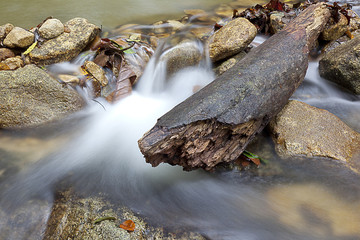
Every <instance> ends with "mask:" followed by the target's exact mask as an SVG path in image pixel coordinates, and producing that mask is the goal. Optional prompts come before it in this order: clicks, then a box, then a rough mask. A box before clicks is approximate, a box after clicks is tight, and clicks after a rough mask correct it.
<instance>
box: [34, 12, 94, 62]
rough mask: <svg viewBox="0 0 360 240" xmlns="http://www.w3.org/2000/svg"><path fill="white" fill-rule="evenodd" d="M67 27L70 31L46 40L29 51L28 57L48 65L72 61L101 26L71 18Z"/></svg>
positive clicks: (82, 19) (66, 24)
mask: <svg viewBox="0 0 360 240" xmlns="http://www.w3.org/2000/svg"><path fill="white" fill-rule="evenodd" d="M65 27H66V28H68V30H69V31H67V32H64V33H63V34H61V35H60V36H58V37H57V38H53V39H50V40H48V41H45V42H44V43H43V44H42V45H41V47H39V46H37V47H35V48H34V50H32V51H31V52H30V53H29V55H28V57H29V59H30V61H31V62H32V63H35V64H40V65H47V64H52V63H57V62H63V61H70V60H71V59H73V58H74V57H76V56H77V55H79V53H80V52H81V51H82V50H83V49H84V48H85V47H86V46H87V45H88V44H89V43H90V42H91V41H92V40H93V39H94V38H95V36H96V35H97V34H98V33H99V32H100V28H99V27H97V26H95V25H94V24H91V23H89V22H88V21H87V20H86V19H84V18H74V19H71V20H69V21H68V22H67V23H65Z"/></svg>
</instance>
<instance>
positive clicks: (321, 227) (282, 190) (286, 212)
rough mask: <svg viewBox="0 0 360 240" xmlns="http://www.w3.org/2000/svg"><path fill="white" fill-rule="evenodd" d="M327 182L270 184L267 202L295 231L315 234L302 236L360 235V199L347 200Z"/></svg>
mask: <svg viewBox="0 0 360 240" xmlns="http://www.w3.org/2000/svg"><path fill="white" fill-rule="evenodd" d="M355 181H356V180H355ZM338 184H342V183H341V182H340V183H338ZM324 185H325V184H324ZM324 185H320V184H316V183H306V184H299V183H297V184H296V183H295V184H294V183H291V184H287V185H286V184H281V185H280V184H279V185H277V186H275V187H271V188H269V190H268V192H267V193H266V203H268V207H270V208H271V209H272V210H273V211H274V216H276V219H278V220H279V221H280V222H281V223H283V224H284V225H285V226H287V227H288V228H290V229H291V231H293V232H301V233H305V232H309V233H311V236H312V237H309V236H308V237H305V236H302V238H301V237H300V239H344V240H345V239H358V238H359V236H360V227H359V226H360V215H359V214H358V211H357V210H356V209H360V201H359V200H358V199H353V200H352V201H348V200H347V201H346V200H345V199H348V198H347V196H342V195H340V194H336V193H338V192H337V191H332V189H331V186H330V185H329V184H327V185H328V186H329V187H326V186H324ZM345 219H346V220H345ZM344 221H345V222H346V223H344ZM315 236H316V237H315ZM289 239H291V237H290V238H289ZM295 239H296V238H295Z"/></svg>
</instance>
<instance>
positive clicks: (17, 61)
mask: <svg viewBox="0 0 360 240" xmlns="http://www.w3.org/2000/svg"><path fill="white" fill-rule="evenodd" d="M2 63H4V64H6V65H7V66H8V67H9V69H10V70H15V69H18V68H21V67H23V66H24V61H23V60H22V59H21V57H20V56H17V57H11V58H7V59H5V60H4V61H2Z"/></svg>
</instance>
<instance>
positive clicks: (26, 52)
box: [24, 41, 38, 55]
mask: <svg viewBox="0 0 360 240" xmlns="http://www.w3.org/2000/svg"><path fill="white" fill-rule="evenodd" d="M37 43H38V42H37V41H35V42H34V43H33V44H31V45H30V47H28V49H26V51H25V52H24V55H27V54H29V53H30V52H31V51H32V50H33V49H34V48H35V47H36V44H37Z"/></svg>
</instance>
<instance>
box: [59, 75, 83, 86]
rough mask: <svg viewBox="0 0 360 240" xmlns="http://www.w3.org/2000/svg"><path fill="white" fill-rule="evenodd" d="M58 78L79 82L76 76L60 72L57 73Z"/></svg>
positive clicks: (64, 80) (66, 81)
mask: <svg viewBox="0 0 360 240" xmlns="http://www.w3.org/2000/svg"><path fill="white" fill-rule="evenodd" d="M58 78H59V79H60V80H61V81H63V82H65V83H73V84H79V82H80V79H79V78H78V77H77V76H73V75H68V74H60V75H58Z"/></svg>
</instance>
